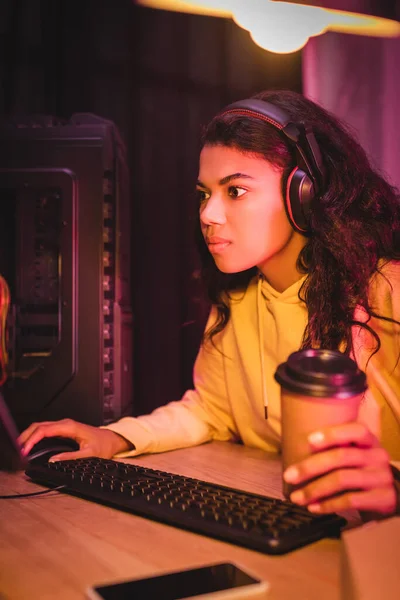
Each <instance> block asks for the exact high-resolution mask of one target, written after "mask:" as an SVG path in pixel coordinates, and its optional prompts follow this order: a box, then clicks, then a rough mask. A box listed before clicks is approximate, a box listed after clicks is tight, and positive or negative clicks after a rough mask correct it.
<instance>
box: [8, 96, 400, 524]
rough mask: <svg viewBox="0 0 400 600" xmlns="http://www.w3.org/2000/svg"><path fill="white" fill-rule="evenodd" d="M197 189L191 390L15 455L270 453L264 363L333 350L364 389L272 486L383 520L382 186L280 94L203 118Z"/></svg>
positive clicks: (386, 226)
mask: <svg viewBox="0 0 400 600" xmlns="http://www.w3.org/2000/svg"><path fill="white" fill-rule="evenodd" d="M197 189H198V197H199V227H198V238H199V239H198V241H199V248H200V255H201V259H202V267H203V278H204V283H205V286H206V289H207V291H208V295H209V298H210V300H211V303H212V307H213V308H212V311H211V315H210V319H209V322H208V325H207V328H206V333H205V337H204V341H203V344H202V346H201V348H200V351H199V354H198V357H197V360H196V364H195V368H194V384H195V385H194V388H195V389H193V390H189V391H188V392H187V393H186V394H185V395H184V397H183V398H182V399H181V400H180V401H178V402H171V403H170V404H168V405H166V406H163V407H161V408H158V409H157V410H155V411H154V412H153V413H152V414H151V415H146V416H140V417H138V418H133V417H126V418H124V419H121V420H120V421H118V422H116V423H114V424H112V425H109V426H107V427H104V428H95V427H90V426H88V425H83V424H81V423H76V422H74V421H71V420H64V421H59V422H54V423H52V422H47V423H34V424H32V425H31V426H30V427H28V429H27V430H26V431H24V432H23V433H22V434H21V437H20V441H21V443H22V444H23V445H24V452H25V453H28V452H29V451H30V449H31V448H32V446H33V445H34V444H35V443H37V442H38V441H39V440H40V439H41V438H42V437H49V436H54V435H61V436H66V437H72V438H74V439H76V440H77V441H78V442H79V444H80V450H79V451H77V452H76V453H73V454H72V453H69V454H68V455H67V457H68V458H73V457H83V456H92V455H97V456H101V457H112V456H115V455H118V456H135V455H137V454H140V453H143V452H162V451H165V450H171V449H174V448H182V447H186V446H191V445H195V444H201V443H203V442H207V441H209V440H212V439H218V440H230V441H239V440H240V441H241V442H243V443H244V444H247V445H249V446H254V447H258V448H261V449H264V450H268V451H279V449H280V434H281V422H280V388H279V385H278V384H277V383H276V381H275V380H274V373H275V370H276V367H277V366H278V364H279V363H281V362H284V361H285V360H286V359H287V357H288V355H289V354H291V353H292V352H294V351H296V350H298V349H300V348H307V347H316V348H318V347H319V348H329V349H339V350H340V351H342V352H344V353H347V354H349V355H350V356H351V357H353V358H354V359H355V360H356V362H357V363H358V365H359V367H360V368H361V369H363V370H364V371H365V372H366V374H367V378H368V383H369V389H368V391H367V393H366V394H365V397H364V398H363V402H362V406H361V409H360V415H359V420H358V421H357V422H354V423H347V424H346V425H342V426H336V427H331V428H327V429H325V430H323V431H318V432H314V434H313V435H311V436H310V438H309V442H310V448H311V450H312V454H311V456H310V457H309V458H307V459H305V460H303V461H302V462H300V463H299V464H297V465H294V466H293V467H292V468H290V469H288V470H287V472H286V473H285V478H286V480H287V481H288V482H292V483H300V484H301V483H302V482H306V481H307V480H308V479H310V478H314V477H315V478H316V479H314V480H313V481H312V483H310V484H304V485H303V486H302V487H301V489H300V490H298V491H296V492H295V493H294V494H292V496H291V499H292V501H294V502H297V503H299V504H302V505H307V506H308V508H309V509H310V510H311V511H314V512H321V513H322V512H333V511H340V510H345V509H347V508H356V509H359V510H366V511H377V512H380V513H382V514H386V515H389V514H393V513H394V512H395V511H396V502H397V499H396V487H395V484H394V480H393V472H394V471H393V470H392V468H391V465H390V461H396V460H400V360H399V358H400V336H399V333H400V323H399V321H400V262H396V261H397V260H398V259H399V256H400V251H399V250H400V249H399V229H400V219H399V217H400V204H399V196H398V195H397V193H396V191H395V190H394V189H393V188H392V187H391V186H390V185H389V184H388V183H387V182H386V181H385V180H384V179H383V178H382V177H380V176H379V175H378V174H377V173H376V172H375V171H374V170H373V169H372V168H371V166H370V165H369V162H368V160H367V157H366V155H365V153H364V151H363V150H362V148H361V147H360V146H359V145H358V144H357V142H356V141H355V140H354V139H353V138H352V137H351V136H350V135H349V134H348V132H347V131H346V129H345V127H344V126H343V125H342V124H340V123H339V122H338V121H337V120H336V119H335V118H334V117H333V116H332V115H331V114H329V113H327V112H326V111H324V110H323V109H322V108H321V107H319V106H318V105H317V104H315V103H313V102H311V101H310V100H308V99H306V98H304V97H303V96H301V95H299V94H296V93H293V92H289V91H279V92H265V93H262V94H260V95H258V96H257V97H255V98H253V99H250V100H246V101H243V102H239V103H235V104H234V105H231V106H229V107H227V108H226V109H224V110H222V111H221V113H219V114H218V115H217V116H216V117H215V118H214V119H213V120H212V121H211V123H210V124H209V125H208V127H207V128H206V130H205V133H204V140H203V148H202V151H201V155H200V170H199V181H198V186H197ZM265 407H267V408H268V410H267V411H266V409H265ZM57 458H59V459H62V458H66V456H63V455H59V456H58V457H57Z"/></svg>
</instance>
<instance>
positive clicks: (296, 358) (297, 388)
mask: <svg viewBox="0 0 400 600" xmlns="http://www.w3.org/2000/svg"><path fill="white" fill-rule="evenodd" d="M275 379H276V381H278V383H279V384H280V386H281V418H282V463H283V471H284V470H285V469H286V468H287V467H289V466H290V465H292V464H294V463H297V462H299V461H300V460H302V459H303V458H305V457H306V456H308V455H309V454H310V453H311V450H310V446H309V443H308V441H307V437H308V435H309V434H310V433H312V432H313V431H318V430H319V429H322V428H324V427H328V426H331V425H339V424H342V423H348V422H350V421H356V420H357V416H358V409H359V406H360V401H361V398H362V396H363V394H364V392H365V390H366V389H367V384H366V376H365V373H363V371H360V369H359V368H358V367H357V365H356V363H355V362H354V361H353V360H352V359H351V358H349V357H348V356H345V355H344V354H342V353H341V352H338V351H336V350H321V349H318V350H313V349H307V350H300V351H299V352H294V353H293V354H291V355H290V356H289V358H288V359H287V361H286V362H285V363H282V364H280V365H279V366H278V368H277V370H276V372H275ZM303 485H304V484H303ZM295 488H296V486H294V485H291V484H288V483H286V482H285V481H284V482H283V494H284V495H285V496H286V497H287V498H288V497H289V496H290V494H291V493H292V491H293V490H294V489H295Z"/></svg>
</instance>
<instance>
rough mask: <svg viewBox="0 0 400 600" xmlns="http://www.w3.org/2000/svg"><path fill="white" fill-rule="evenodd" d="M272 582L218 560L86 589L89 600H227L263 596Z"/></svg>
mask: <svg viewBox="0 0 400 600" xmlns="http://www.w3.org/2000/svg"><path fill="white" fill-rule="evenodd" d="M268 589H269V584H268V583H267V582H266V581H261V580H260V579H258V578H257V577H254V575H250V574H249V573H246V572H245V571H243V570H242V569H241V568H239V567H238V566H237V565H235V564H233V563H218V564H213V565H206V566H204V567H199V568H196V569H186V570H183V571H174V572H170V573H165V574H163V575H157V576H154V577H147V578H146V579H132V580H130V581H121V582H119V583H112V584H110V585H100V586H97V587H94V588H89V589H88V590H87V597H88V598H89V599H90V600H147V599H148V600H153V599H154V600H191V599H192V598H193V599H194V600H202V599H203V598H204V600H212V599H214V598H215V600H217V599H218V600H224V599H225V598H226V599H227V600H228V599H230V598H249V599H250V598H260V597H262V596H263V595H265V594H266V592H267V591H268Z"/></svg>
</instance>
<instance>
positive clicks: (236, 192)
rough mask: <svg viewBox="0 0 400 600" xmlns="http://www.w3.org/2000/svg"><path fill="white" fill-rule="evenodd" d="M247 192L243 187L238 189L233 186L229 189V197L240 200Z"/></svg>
mask: <svg viewBox="0 0 400 600" xmlns="http://www.w3.org/2000/svg"><path fill="white" fill-rule="evenodd" d="M246 192H247V190H245V189H244V188H242V187H238V186H237V185H231V186H229V188H228V195H229V196H230V197H231V198H240V196H243V194H245V193H246Z"/></svg>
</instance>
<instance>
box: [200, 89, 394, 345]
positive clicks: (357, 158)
mask: <svg viewBox="0 0 400 600" xmlns="http://www.w3.org/2000/svg"><path fill="white" fill-rule="evenodd" d="M255 98H259V99H261V100H266V101H268V102H271V103H272V104H274V105H275V106H277V107H280V108H281V109H283V110H284V111H286V113H288V114H289V115H290V117H291V118H292V119H293V121H294V122H296V123H304V124H307V125H308V126H310V127H311V128H312V130H313V132H314V135H315V138H316V140H317V142H318V145H319V147H320V150H321V153H322V157H323V162H324V168H325V171H326V173H325V182H324V189H322V190H321V192H320V193H319V194H318V196H317V197H316V198H315V199H314V201H313V203H312V205H311V217H310V225H311V231H312V234H311V235H310V236H309V237H308V239H307V242H306V244H305V246H304V248H303V249H302V251H301V252H300V254H299V257H298V260H297V268H298V270H299V271H300V272H301V273H304V274H307V277H306V279H305V281H304V283H303V285H302V286H301V289H300V292H299V297H300V298H301V299H302V300H304V301H305V303H306V305H307V309H308V325H307V327H306V329H305V332H304V336H303V340H302V345H301V348H309V347H321V348H327V349H339V346H341V345H342V344H344V346H343V351H344V352H346V353H349V352H350V351H351V349H352V338H351V326H352V325H354V324H358V325H360V326H362V327H365V328H366V329H368V330H369V331H370V332H371V334H372V335H373V336H374V338H375V340H376V342H377V347H376V349H375V352H376V351H377V350H378V349H379V347H380V340H379V337H378V335H377V334H376V333H375V332H374V331H373V330H372V329H371V328H370V327H369V326H368V323H360V322H356V321H355V320H354V309H355V308H356V306H357V305H358V306H361V307H363V308H364V310H365V311H366V312H367V313H368V315H369V317H370V318H371V317H372V316H374V317H378V318H382V319H386V318H385V317H384V316H383V315H377V314H375V313H374V311H373V308H372V307H371V306H370V305H369V301H368V286H369V281H370V278H371V275H372V274H373V273H374V272H376V271H378V270H379V269H380V267H381V266H382V259H383V261H390V260H393V259H395V260H398V259H399V258H400V244H399V239H400V236H399V231H400V202H399V194H398V191H397V190H396V189H395V188H394V187H392V186H391V185H389V183H388V182H387V181H386V180H385V179H384V177H382V176H381V175H380V174H379V173H378V172H377V171H376V170H374V169H373V168H372V167H371V165H370V162H369V160H368V157H367V155H366V153H365V151H364V150H363V149H362V147H361V146H360V145H359V143H358V142H357V141H356V140H355V139H354V137H353V136H352V134H351V133H350V132H349V130H348V128H347V127H346V126H345V125H344V124H343V123H341V122H339V121H338V119H337V118H336V117H335V116H333V115H332V114H331V113H329V112H327V111H326V110H324V109H323V108H322V107H320V106H319V105H318V104H316V103H315V102H312V101H311V100H309V99H307V98H305V97H304V96H303V95H301V94H298V93H296V92H292V91H288V90H280V91H266V92H262V93H260V94H257V95H256V96H255ZM206 145H211V146H212V145H223V146H227V147H231V148H236V149H238V150H240V151H242V152H246V153H247V152H248V153H251V154H255V155H257V156H262V157H263V158H265V159H266V160H267V161H269V162H270V163H272V164H274V165H276V166H279V167H281V168H282V169H283V176H282V191H283V190H284V189H285V186H286V182H287V179H288V176H289V174H290V172H291V171H292V169H293V168H294V167H295V165H296V155H295V151H294V147H290V146H289V145H288V142H287V140H286V139H285V137H284V135H283V134H281V133H280V131H279V130H278V129H276V128H275V127H273V126H272V125H269V124H268V123H265V122H264V121H262V120H260V119H257V118H252V117H248V116H246V117H244V116H238V115H236V114H225V115H223V114H222V116H221V115H217V116H216V117H215V118H214V119H213V120H212V121H211V122H210V123H209V125H208V126H207V127H206V129H205V131H204V134H203V138H202V146H206ZM197 221H198V222H197V224H196V241H197V245H198V249H199V253H200V259H201V276H202V280H203V283H204V284H205V288H206V291H207V295H208V299H209V300H210V302H211V303H212V304H213V305H214V306H215V307H216V309H217V319H216V322H215V323H214V325H213V326H212V327H211V328H210V329H209V330H208V331H207V332H206V333H205V336H204V340H203V341H206V340H211V341H212V340H213V337H214V336H215V335H216V334H217V333H219V332H221V331H222V330H223V329H224V328H225V326H226V325H227V323H228V321H229V318H230V306H229V305H230V302H229V301H230V292H232V291H233V290H245V289H246V288H247V286H248V284H249V282H250V281H251V279H253V277H254V276H255V275H256V273H257V268H256V267H253V268H251V269H248V270H246V271H243V272H240V273H233V274H227V273H222V272H220V271H219V270H218V268H217V267H216V265H215V263H214V260H213V258H212V256H211V254H210V252H209V251H208V248H207V246H206V244H205V242H204V238H203V235H202V233H201V227H200V220H199V219H198V220H197ZM378 263H379V264H378ZM387 320H392V319H387Z"/></svg>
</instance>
